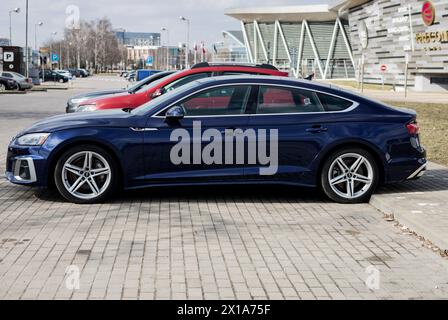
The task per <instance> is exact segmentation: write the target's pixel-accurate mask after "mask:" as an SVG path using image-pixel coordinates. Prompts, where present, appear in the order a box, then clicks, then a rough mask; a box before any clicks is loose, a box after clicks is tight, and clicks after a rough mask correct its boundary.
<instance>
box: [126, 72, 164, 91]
mask: <svg viewBox="0 0 448 320" xmlns="http://www.w3.org/2000/svg"><path fill="white" fill-rule="evenodd" d="M170 74H172V72H170V71H164V72H159V73H156V74H153V75H152V76H150V77H148V78H145V79H143V80H140V81H139V82H137V83H135V84H134V85H132V86H129V88H128V92H129V93H134V92H136V91H137V90H140V89H141V88H143V86H145V85H149V84H154V83H155V82H156V81H158V80H160V79H163V78H165V77H166V76H168V75H170ZM148 87H149V86H148Z"/></svg>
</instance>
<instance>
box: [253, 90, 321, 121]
mask: <svg viewBox="0 0 448 320" xmlns="http://www.w3.org/2000/svg"><path fill="white" fill-rule="evenodd" d="M324 111H325V110H324V108H323V106H322V104H321V103H320V101H319V99H318V98H317V96H316V93H314V92H312V91H307V90H301V89H295V88H287V87H276V86H272V87H271V86H260V92H259V94H258V106H257V113H258V114H271V113H280V114H282V113H301V112H324Z"/></svg>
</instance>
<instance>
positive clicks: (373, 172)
mask: <svg viewBox="0 0 448 320" xmlns="http://www.w3.org/2000/svg"><path fill="white" fill-rule="evenodd" d="M377 184H378V169H377V167H376V163H375V160H374V159H373V157H372V156H371V155H370V153H368V152H366V151H365V150H363V149H345V150H342V151H339V152H337V153H335V154H333V155H332V156H330V158H329V159H328V160H327V162H326V163H325V165H324V168H323V170H322V174H321V185H322V188H323V190H324V192H325V194H326V195H327V196H328V197H329V198H330V199H332V200H334V201H336V202H340V203H362V202H366V201H368V200H369V199H370V197H371V195H372V193H373V192H374V190H375V188H376V185H377Z"/></svg>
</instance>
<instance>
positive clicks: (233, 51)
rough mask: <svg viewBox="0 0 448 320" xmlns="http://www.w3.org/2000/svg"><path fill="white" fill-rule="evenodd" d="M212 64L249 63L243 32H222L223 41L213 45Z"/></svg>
mask: <svg viewBox="0 0 448 320" xmlns="http://www.w3.org/2000/svg"><path fill="white" fill-rule="evenodd" d="M212 62H225V63H231V62H234V63H247V62H249V59H248V55H247V49H246V45H245V44H244V36H243V32H242V31H240V30H229V31H223V32H222V40H221V41H218V42H215V43H214V44H213V52H212Z"/></svg>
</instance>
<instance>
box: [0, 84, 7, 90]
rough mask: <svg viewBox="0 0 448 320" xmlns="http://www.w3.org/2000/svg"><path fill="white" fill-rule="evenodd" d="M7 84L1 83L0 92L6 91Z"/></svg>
mask: <svg viewBox="0 0 448 320" xmlns="http://www.w3.org/2000/svg"><path fill="white" fill-rule="evenodd" d="M5 90H6V86H5V85H4V84H3V83H0V92H2V91H5Z"/></svg>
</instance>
